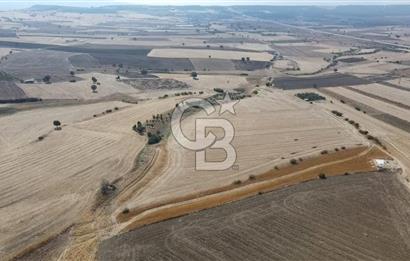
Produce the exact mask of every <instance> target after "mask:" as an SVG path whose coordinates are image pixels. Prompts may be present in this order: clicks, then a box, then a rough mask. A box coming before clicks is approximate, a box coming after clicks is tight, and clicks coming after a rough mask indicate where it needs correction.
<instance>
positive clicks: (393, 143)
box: [320, 88, 410, 187]
mask: <svg viewBox="0 0 410 261" xmlns="http://www.w3.org/2000/svg"><path fill="white" fill-rule="evenodd" d="M334 89H335V88H332V89H331V90H332V91H334ZM322 95H323V94H322ZM325 95H326V94H325ZM346 97H347V96H346ZM356 97H360V96H356ZM351 98H354V97H351ZM328 99H330V100H331V99H332V98H331V97H328ZM356 101H357V102H358V103H363V102H365V100H364V99H362V98H358V99H357V100H356ZM375 105H376V104H375ZM320 106H321V107H323V108H325V109H327V110H329V111H331V110H337V111H339V112H342V113H343V116H344V117H347V118H349V119H351V120H354V121H355V122H358V123H359V124H360V125H361V128H362V129H364V130H368V131H369V132H370V133H371V134H372V135H373V136H375V137H377V138H379V139H380V140H381V141H382V143H383V144H384V145H385V146H386V147H387V148H388V151H389V153H390V154H391V155H392V156H393V157H394V158H395V160H397V162H398V163H399V165H400V167H401V168H402V169H403V172H402V173H401V176H400V177H401V179H402V181H403V183H404V184H405V185H406V186H408V187H410V133H409V132H408V131H405V130H403V129H400V128H398V127H394V126H393V125H392V123H387V122H385V121H383V120H380V119H378V117H379V114H380V113H377V114H375V115H370V113H367V114H364V113H363V112H362V111H358V110H356V109H355V108H354V106H355V105H354V104H353V105H351V106H350V105H346V104H342V103H340V102H338V101H336V100H334V102H333V103H329V102H327V103H321V104H320ZM382 106H383V105H382V104H380V105H379V106H378V107H375V108H377V109H378V110H379V111H381V110H382V109H384V107H382ZM393 116H396V117H397V115H395V114H393ZM382 119H383V118H382ZM405 119H409V116H407V118H405Z"/></svg>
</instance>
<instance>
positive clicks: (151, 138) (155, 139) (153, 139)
mask: <svg viewBox="0 0 410 261" xmlns="http://www.w3.org/2000/svg"><path fill="white" fill-rule="evenodd" d="M147 135H148V144H149V145H153V144H157V143H160V142H161V139H162V137H161V134H160V133H159V132H157V133H155V134H152V133H151V132H148V133H147Z"/></svg>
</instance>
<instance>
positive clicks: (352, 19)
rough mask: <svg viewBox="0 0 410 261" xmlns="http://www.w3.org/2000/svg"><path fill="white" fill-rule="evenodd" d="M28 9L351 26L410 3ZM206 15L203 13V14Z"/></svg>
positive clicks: (408, 13) (379, 20)
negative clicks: (241, 17) (254, 18)
mask: <svg viewBox="0 0 410 261" xmlns="http://www.w3.org/2000/svg"><path fill="white" fill-rule="evenodd" d="M29 10H31V11H59V12H75V13H115V12H119V11H128V12H129V11H131V12H138V13H144V14H151V15H173V16H175V15H177V16H185V17H192V18H196V19H197V18H198V13H206V17H207V18H210V17H212V18H214V19H215V18H221V19H227V18H230V17H233V16H238V15H246V16H251V17H256V18H260V19H266V20H281V21H287V22H294V21H295V20H298V21H306V22H321V21H329V20H331V21H332V23H334V24H344V25H346V24H347V25H352V26H378V25H396V24H409V23H410V5H362V6H360V5H347V6H336V7H319V6H260V5H256V6H243V5H242V6H149V5H110V6H101V7H69V6H57V5H34V6H32V7H30V8H29ZM203 18H205V17H203Z"/></svg>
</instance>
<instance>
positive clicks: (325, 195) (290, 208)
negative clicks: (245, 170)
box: [98, 173, 410, 261]
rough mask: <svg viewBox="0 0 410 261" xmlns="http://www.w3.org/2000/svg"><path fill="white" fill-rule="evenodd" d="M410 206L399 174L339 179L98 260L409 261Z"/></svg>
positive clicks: (219, 212)
mask: <svg viewBox="0 0 410 261" xmlns="http://www.w3.org/2000/svg"><path fill="white" fill-rule="evenodd" d="M409 207H410V197H409V194H408V192H407V191H406V189H405V187H404V186H403V185H402V184H401V183H400V182H398V180H397V178H396V176H395V175H394V174H385V173H369V174H358V175H351V176H340V177H332V178H329V179H327V180H320V181H319V180H318V181H312V182H307V183H302V184H299V185H295V186H292V187H289V188H284V189H280V190H277V191H274V192H271V193H266V194H263V195H257V196H254V197H252V198H248V199H244V200H241V201H238V202H235V203H230V204H226V205H223V206H220V207H217V208H213V209H209V210H205V211H201V212H198V213H194V214H190V215H186V216H184V217H180V218H175V219H172V220H169V221H164V222H161V223H157V224H153V225H149V226H146V227H143V228H140V229H137V230H135V231H131V232H128V233H125V234H121V235H118V236H115V237H113V238H110V239H107V240H105V241H103V242H102V244H101V245H100V247H99V250H98V259H99V260H102V261H103V260H130V259H132V260H165V259H172V260H177V259H178V260H187V259H195V260H209V259H218V260H240V259H248V260H272V259H277V260H304V259H306V258H309V259H312V260H346V259H381V260H407V259H409V258H410V255H409V253H410V250H409V246H408V241H409V239H410V235H409V233H408V226H409V225H408V224H409V222H410V216H409V215H408V211H407V210H406V208H409ZM398 224H400V225H398Z"/></svg>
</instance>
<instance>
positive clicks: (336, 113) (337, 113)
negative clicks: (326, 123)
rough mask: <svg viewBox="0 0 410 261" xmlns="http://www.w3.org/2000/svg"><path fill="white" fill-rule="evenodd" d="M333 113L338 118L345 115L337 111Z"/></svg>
mask: <svg viewBox="0 0 410 261" xmlns="http://www.w3.org/2000/svg"><path fill="white" fill-rule="evenodd" d="M332 113H333V114H334V115H336V116H338V117H342V116H343V113H341V112H339V111H336V110H333V111H332Z"/></svg>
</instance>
